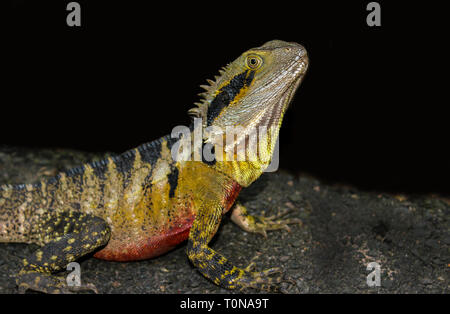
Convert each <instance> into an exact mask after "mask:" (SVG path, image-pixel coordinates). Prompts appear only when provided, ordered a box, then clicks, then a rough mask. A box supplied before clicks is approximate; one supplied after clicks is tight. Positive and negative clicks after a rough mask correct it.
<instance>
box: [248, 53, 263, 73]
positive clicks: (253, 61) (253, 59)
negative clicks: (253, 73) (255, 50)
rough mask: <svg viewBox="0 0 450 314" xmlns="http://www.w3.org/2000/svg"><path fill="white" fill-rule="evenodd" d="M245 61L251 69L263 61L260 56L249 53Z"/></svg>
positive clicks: (257, 66)
mask: <svg viewBox="0 0 450 314" xmlns="http://www.w3.org/2000/svg"><path fill="white" fill-rule="evenodd" d="M246 62H247V66H248V67H249V68H250V69H252V70H255V69H257V68H259V67H260V66H261V65H262V63H263V61H262V59H261V57H259V56H256V55H249V56H248V57H247V60H246Z"/></svg>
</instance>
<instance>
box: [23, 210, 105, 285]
mask: <svg viewBox="0 0 450 314" xmlns="http://www.w3.org/2000/svg"><path fill="white" fill-rule="evenodd" d="M52 218H55V217H52ZM53 221H55V222H54V223H53ZM49 224H50V225H49ZM52 224H53V225H52ZM43 226H45V228H41V229H42V230H49V231H43V232H42V233H43V234H41V236H43V237H44V238H45V239H46V243H45V244H44V245H43V246H42V247H41V248H40V249H38V250H37V251H36V252H34V253H33V254H32V255H31V256H29V257H28V258H25V259H23V267H22V269H21V270H20V272H19V274H18V276H17V280H16V282H17V285H18V287H19V291H20V292H22V293H23V292H25V291H26V290H28V289H31V290H36V291H40V292H44V293H69V292H72V291H80V290H93V291H95V292H96V289H95V286H93V285H90V284H87V285H82V286H80V287H69V286H68V285H67V283H66V279H65V278H62V277H57V276H55V275H53V273H56V272H59V271H62V270H65V267H66V265H67V264H68V263H70V262H73V261H75V260H77V259H78V258H80V257H82V256H83V255H86V254H88V253H91V252H93V251H94V250H96V249H97V248H99V247H101V246H103V245H105V244H106V243H108V241H109V237H110V228H109V227H108V225H107V223H106V222H105V221H104V220H103V219H101V218H99V217H96V216H93V215H88V214H83V213H79V212H72V211H71V212H63V213H59V214H57V217H56V219H50V220H49V221H48V222H47V223H45V224H43Z"/></svg>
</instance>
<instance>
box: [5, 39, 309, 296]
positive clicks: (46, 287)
mask: <svg viewBox="0 0 450 314" xmlns="http://www.w3.org/2000/svg"><path fill="white" fill-rule="evenodd" d="M307 67H308V57H307V53H306V50H305V49H304V48H303V47H302V46H301V45H299V44H297V43H292V42H284V41H280V40H272V41H269V42H267V43H265V44H264V45H262V46H261V47H257V48H253V49H250V50H248V51H246V52H244V53H243V54H242V55H241V56H239V57H238V58H237V59H236V60H235V61H233V62H232V63H230V64H228V65H227V66H226V67H224V68H222V69H221V70H220V71H219V72H220V75H218V76H216V77H215V80H208V85H204V86H202V87H203V88H204V89H205V92H203V93H201V94H200V95H201V101H200V102H199V103H197V104H196V106H195V107H194V108H192V109H191V110H190V111H189V113H190V114H191V115H193V116H194V117H195V118H197V119H201V121H202V122H201V123H200V124H199V126H197V127H191V128H190V131H191V133H190V135H192V136H193V135H194V134H196V132H197V131H199V130H198V129H200V131H206V129H207V128H208V127H209V130H210V129H211V127H216V128H222V129H223V128H226V127H229V126H240V127H241V128H242V129H243V130H244V132H243V133H240V134H237V137H236V139H234V136H233V140H232V141H231V144H233V142H237V141H240V142H242V141H243V142H248V134H247V133H246V131H247V130H249V129H252V128H255V127H265V128H266V130H267V132H266V133H265V135H264V136H265V141H264V143H265V144H264V145H262V146H258V148H257V149H256V150H257V151H258V154H260V155H262V156H263V157H269V158H253V159H250V158H249V159H248V160H233V158H231V159H230V158H227V156H229V155H226V154H227V153H229V149H230V146H229V145H223V146H218V145H217V143H218V142H212V141H211V139H212V138H213V137H214V136H215V137H216V138H217V133H214V132H209V133H208V132H205V135H202V145H206V144H207V143H208V142H210V143H213V146H212V151H213V153H214V154H215V156H216V159H214V160H212V161H211V160H208V161H207V160H203V159H200V160H195V159H191V160H189V159H186V160H176V159H175V158H174V157H173V154H172V153H171V152H172V149H173V147H174V145H175V144H176V143H177V141H179V139H177V138H173V137H171V136H169V135H168V136H164V137H162V138H160V139H158V140H155V141H152V142H149V143H146V144H143V145H141V146H139V147H137V148H135V149H132V150H129V151H127V152H125V153H123V154H120V155H117V156H114V157H108V158H105V159H104V160H102V161H98V162H91V163H88V164H85V165H83V166H81V167H78V168H74V169H71V170H67V171H63V172H61V173H59V174H58V175H57V176H55V177H53V178H51V179H47V180H42V181H41V182H38V183H33V184H21V185H14V186H11V185H5V186H1V187H0V242H24V243H35V244H38V245H39V246H40V248H39V249H38V250H37V251H35V252H34V253H33V254H31V256H28V257H26V258H24V259H23V261H22V263H23V265H21V270H20V272H19V273H18V275H17V279H16V282H17V285H18V288H19V291H21V292H24V291H26V290H28V289H32V290H36V291H41V292H46V293H61V292H62V293H64V292H70V291H72V290H73V288H72V287H68V286H67V283H66V280H65V279H64V278H61V277H58V276H57V275H55V273H57V272H59V271H61V270H64V269H65V267H66V265H67V264H68V263H70V262H72V261H75V260H77V259H79V258H80V257H82V256H84V255H86V254H89V253H94V257H96V258H100V259H105V260H112V261H132V260H142V259H148V258H152V257H156V256H158V255H161V254H163V253H165V252H167V251H169V250H171V249H172V248H174V247H175V246H177V245H178V244H179V243H181V242H183V241H185V240H186V239H187V249H186V251H187V256H188V258H189V259H190V261H191V262H192V264H193V265H194V266H195V267H196V268H197V269H198V270H199V271H200V273H202V274H203V275H204V276H205V277H207V278H209V279H210V280H212V281H213V282H214V283H216V284H217V285H220V286H222V287H225V288H229V289H234V288H247V287H251V288H256V289H263V288H264V287H267V286H270V285H276V284H277V283H279V282H280V281H281V280H282V279H280V278H281V277H275V276H274V274H275V273H277V272H279V271H280V269H279V268H277V267H275V268H270V269H267V270H264V271H253V270H252V269H250V267H247V268H239V267H236V266H234V265H233V264H232V263H231V262H229V261H228V260H227V259H226V258H225V257H224V256H222V255H221V254H220V253H218V252H216V251H214V250H213V249H212V248H210V247H209V246H208V243H209V241H210V240H211V238H212V237H213V236H214V234H215V233H216V231H217V229H218V226H219V224H220V222H221V217H222V215H223V214H224V213H226V212H227V211H228V210H230V208H231V207H232V205H233V203H234V201H235V199H236V197H237V196H238V194H239V192H240V190H241V188H242V187H247V186H249V185H250V184H251V183H252V182H254V181H255V180H256V179H257V178H258V177H259V176H260V175H261V174H262V173H263V171H264V170H265V169H266V167H267V166H268V164H269V162H270V156H272V153H273V150H274V146H275V142H276V139H277V137H278V133H279V129H280V126H281V123H282V119H283V115H284V113H285V111H286V109H287V107H288V105H289V103H290V102H291V100H292V98H293V95H294V93H295V91H296V90H297V88H298V86H299V85H300V83H301V81H302V79H303V77H304V75H305V73H306V70H307ZM214 130H216V129H214ZM246 136H247V137H246ZM223 139H225V138H223ZM194 140H195V139H194ZM222 143H223V142H222ZM227 143H228V142H227ZM244 152H245V153H246V154H247V155H246V156H248V155H252V154H253V155H254V154H255V153H256V151H255V146H252V147H250V145H248V146H245V150H244ZM194 153H195V149H194V150H192V152H190V154H194ZM217 156H222V157H223V158H222V159H220V158H217ZM232 156H235V152H234V150H233V154H232ZM258 156H259V155H258ZM231 219H232V221H234V222H236V223H237V224H238V225H239V226H241V227H242V228H243V229H244V230H246V231H249V232H257V233H260V234H263V235H265V234H266V231H267V230H275V229H283V228H285V227H286V226H287V224H289V223H297V222H298V221H297V220H296V219H278V218H277V219H270V218H268V217H257V216H252V215H250V214H249V213H248V212H247V210H246V208H245V207H244V206H242V205H240V204H236V206H235V208H234V209H233V211H232V215H231ZM83 288H86V289H95V287H94V286H93V285H91V284H86V285H84V286H82V287H79V289H83Z"/></svg>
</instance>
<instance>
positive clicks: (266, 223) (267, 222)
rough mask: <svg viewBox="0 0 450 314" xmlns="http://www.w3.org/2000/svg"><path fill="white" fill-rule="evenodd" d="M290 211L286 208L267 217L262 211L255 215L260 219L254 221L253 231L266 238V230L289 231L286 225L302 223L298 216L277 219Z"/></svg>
mask: <svg viewBox="0 0 450 314" xmlns="http://www.w3.org/2000/svg"><path fill="white" fill-rule="evenodd" d="M290 212H292V210H286V211H282V212H280V213H278V214H277V215H272V216H269V217H265V216H264V212H263V214H262V215H261V216H255V217H256V218H257V219H258V220H259V221H260V222H256V223H255V227H254V228H255V232H256V233H259V234H261V235H262V236H263V237H264V238H267V231H268V230H280V229H284V230H286V231H287V232H291V228H289V226H288V225H290V224H299V225H302V223H303V222H302V221H301V220H300V219H298V218H288V219H279V218H281V217H283V216H285V215H287V214H288V213H290Z"/></svg>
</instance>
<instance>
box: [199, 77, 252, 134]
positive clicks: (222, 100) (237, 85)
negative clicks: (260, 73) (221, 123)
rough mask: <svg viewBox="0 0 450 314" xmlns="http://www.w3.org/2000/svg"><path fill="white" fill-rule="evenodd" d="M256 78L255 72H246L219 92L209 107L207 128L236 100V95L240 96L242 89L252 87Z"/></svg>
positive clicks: (234, 78)
mask: <svg viewBox="0 0 450 314" xmlns="http://www.w3.org/2000/svg"><path fill="white" fill-rule="evenodd" d="M254 76H255V72H254V71H250V70H246V71H244V72H242V73H240V74H238V75H236V76H234V77H233V78H232V79H231V81H230V82H229V83H228V84H227V85H225V86H223V87H222V88H221V89H220V90H219V93H218V94H217V96H216V97H215V98H214V99H213V100H212V101H211V104H210V105H209V107H208V112H207V126H210V125H211V124H212V122H213V121H214V119H215V118H216V117H217V116H218V115H219V114H220V112H221V111H222V110H223V108H225V107H226V106H228V105H229V104H230V103H231V102H232V101H233V100H234V98H236V95H238V94H239V92H240V91H241V89H242V88H244V87H246V86H250V84H251V83H252V81H253V78H254Z"/></svg>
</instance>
